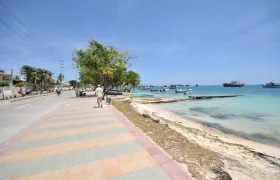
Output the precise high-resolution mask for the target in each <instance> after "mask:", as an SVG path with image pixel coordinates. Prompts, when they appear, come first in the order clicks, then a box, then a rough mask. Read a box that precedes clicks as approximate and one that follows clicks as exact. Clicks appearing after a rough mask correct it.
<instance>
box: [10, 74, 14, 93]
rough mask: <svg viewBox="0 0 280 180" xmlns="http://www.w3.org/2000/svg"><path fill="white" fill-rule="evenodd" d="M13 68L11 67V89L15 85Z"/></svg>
mask: <svg viewBox="0 0 280 180" xmlns="http://www.w3.org/2000/svg"><path fill="white" fill-rule="evenodd" d="M13 72H14V71H13V69H11V80H10V90H12V86H13Z"/></svg>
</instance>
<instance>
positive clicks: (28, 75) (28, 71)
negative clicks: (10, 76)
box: [20, 65, 36, 83]
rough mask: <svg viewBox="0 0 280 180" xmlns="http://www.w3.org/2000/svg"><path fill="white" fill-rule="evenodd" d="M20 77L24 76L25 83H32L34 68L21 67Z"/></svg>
mask: <svg viewBox="0 0 280 180" xmlns="http://www.w3.org/2000/svg"><path fill="white" fill-rule="evenodd" d="M20 73H21V75H24V77H25V80H26V82H27V83H30V82H32V80H34V76H35V75H36V68H34V67H32V66H29V65H23V66H22V67H21V69H20Z"/></svg>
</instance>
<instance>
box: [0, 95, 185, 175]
mask: <svg viewBox="0 0 280 180" xmlns="http://www.w3.org/2000/svg"><path fill="white" fill-rule="evenodd" d="M95 102H96V100H95V99H93V98H84V99H73V100H69V101H68V104H66V105H64V106H62V107H60V108H59V109H58V110H56V112H53V113H52V114H48V115H47V116H45V117H43V118H41V119H40V120H38V121H37V122H36V123H34V124H33V125H32V126H30V127H28V128H26V129H23V130H22V131H21V132H19V133H18V135H16V136H15V137H13V138H12V139H10V140H9V141H6V142H4V143H2V144H1V145H0V180H6V179H13V180H38V179H40V180H62V179H67V180H80V179H81V180H105V179H110V180H132V179H133V180H169V179H174V180H188V179H190V178H189V176H188V175H187V174H186V173H185V172H183V171H182V170H181V169H180V168H179V166H178V165H176V164H175V163H174V162H173V161H172V160H171V159H170V158H169V157H168V156H167V155H166V154H165V153H164V152H162V151H161V150H160V149H159V148H158V147H157V146H156V145H155V144H154V143H153V142H152V141H151V140H150V139H149V138H148V137H146V136H145V135H144V134H143V133H142V132H141V131H139V130H138V129H137V128H136V127H135V126H134V125H133V124H132V123H131V122H130V121H128V120H127V119H126V118H125V117H124V116H123V115H122V114H121V113H120V112H119V111H117V110H116V109H115V108H114V107H113V106H106V105H105V107H104V108H94V106H95V105H96V103H95Z"/></svg>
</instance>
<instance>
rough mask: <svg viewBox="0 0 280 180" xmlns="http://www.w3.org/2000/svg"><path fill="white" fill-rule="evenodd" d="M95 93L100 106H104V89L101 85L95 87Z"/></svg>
mask: <svg viewBox="0 0 280 180" xmlns="http://www.w3.org/2000/svg"><path fill="white" fill-rule="evenodd" d="M95 95H96V97H97V104H98V107H103V105H102V99H103V89H102V88H101V87H100V85H97V88H96V89H95Z"/></svg>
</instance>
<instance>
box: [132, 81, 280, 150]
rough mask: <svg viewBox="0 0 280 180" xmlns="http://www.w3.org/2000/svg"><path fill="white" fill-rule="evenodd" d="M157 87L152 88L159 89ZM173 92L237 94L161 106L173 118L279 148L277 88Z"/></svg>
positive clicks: (157, 94) (158, 94)
mask: <svg viewBox="0 0 280 180" xmlns="http://www.w3.org/2000/svg"><path fill="white" fill-rule="evenodd" d="M161 88H162V87H160V86H157V87H154V88H152V89H161ZM177 89H192V90H193V93H192V95H210V94H241V95H244V96H241V97H233V98H215V99H207V100H192V101H184V102H176V103H167V104H161V106H162V107H164V108H166V109H167V110H170V111H172V112H174V113H176V114H177V115H179V116H181V117H183V118H187V119H190V120H193V121H197V122H200V123H203V124H205V125H207V126H211V127H214V128H216V129H219V130H222V131H224V132H226V133H231V134H234V135H237V136H240V137H243V138H247V139H251V140H254V141H259V142H262V143H266V144H273V145H276V146H280V88H278V89H277V88H274V89H269V88H262V86H261V85H248V86H245V87H244V88H230V87H227V88H226V87H223V86H221V85H215V86H197V87H196V86H185V87H179V88H177ZM137 92H145V93H151V94H154V95H155V97H172V98H183V97H187V95H183V94H182V93H175V90H174V89H170V91H169V92H151V91H150V90H141V89H138V90H137Z"/></svg>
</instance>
